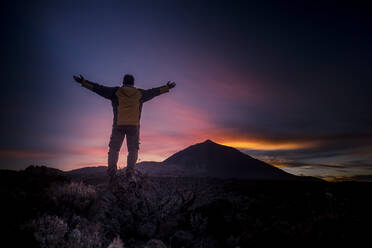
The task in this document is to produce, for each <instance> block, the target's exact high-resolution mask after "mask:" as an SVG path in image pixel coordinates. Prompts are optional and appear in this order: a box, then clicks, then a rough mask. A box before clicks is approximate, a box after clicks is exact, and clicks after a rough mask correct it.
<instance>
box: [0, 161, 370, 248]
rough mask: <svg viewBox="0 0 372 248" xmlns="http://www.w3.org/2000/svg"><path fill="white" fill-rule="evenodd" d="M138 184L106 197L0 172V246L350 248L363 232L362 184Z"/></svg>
mask: <svg viewBox="0 0 372 248" xmlns="http://www.w3.org/2000/svg"><path fill="white" fill-rule="evenodd" d="M138 176H139V186H137V188H132V187H130V186H129V185H127V184H126V183H125V181H124V180H123V181H122V182H121V183H120V184H119V186H118V187H117V188H116V189H115V191H114V192H113V193H111V192H109V191H107V189H106V183H105V179H97V178H89V176H84V177H81V178H80V180H79V177H76V176H75V177H72V178H71V177H70V176H67V175H64V174H61V173H58V172H56V171H53V170H51V169H48V168H44V169H41V168H38V169H36V170H35V169H34V170H33V169H29V170H26V171H21V172H15V171H1V172H0V186H1V187H0V191H1V192H0V193H1V198H2V199H1V212H0V214H1V235H2V243H3V244H6V243H8V242H10V244H11V246H9V247H108V246H109V245H110V244H111V246H110V247H264V246H268V245H276V246H278V245H289V246H292V245H296V246H297V245H298V246H315V245H331V246H337V245H345V244H348V243H350V244H353V245H355V244H358V243H360V242H362V241H363V240H368V238H369V236H370V233H371V232H370V230H371V229H370V226H369V225H370V223H371V220H372V218H371V217H372V214H371V211H372V200H371V197H370V194H371V189H372V184H371V183H356V182H344V183H326V182H320V181H303V182H302V181H297V182H278V181H257V182H253V181H240V180H239V181H238V180H218V179H207V178H204V179H201V178H149V177H146V176H143V175H138ZM81 180H83V182H81ZM119 239H120V240H119ZM113 240H115V241H113ZM121 245H122V246H121Z"/></svg>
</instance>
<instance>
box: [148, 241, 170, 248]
mask: <svg viewBox="0 0 372 248" xmlns="http://www.w3.org/2000/svg"><path fill="white" fill-rule="evenodd" d="M144 248H167V246H166V245H165V244H164V243H163V241H161V240H160V239H151V240H149V242H147V244H146V246H145V247H144Z"/></svg>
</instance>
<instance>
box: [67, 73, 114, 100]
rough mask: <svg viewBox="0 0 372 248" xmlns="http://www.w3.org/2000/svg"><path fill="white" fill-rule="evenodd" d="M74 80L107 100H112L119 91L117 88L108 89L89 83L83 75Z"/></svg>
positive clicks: (75, 77)
mask: <svg viewBox="0 0 372 248" xmlns="http://www.w3.org/2000/svg"><path fill="white" fill-rule="evenodd" d="M74 79H75V81H76V82H78V83H80V84H81V86H83V87H85V88H87V89H90V90H91V91H93V92H95V93H97V94H98V95H100V96H102V97H104V98H107V99H112V98H113V96H114V94H115V92H116V90H117V87H107V86H103V85H100V84H97V83H93V82H91V81H88V80H86V79H85V78H84V77H83V76H81V75H80V77H77V76H74Z"/></svg>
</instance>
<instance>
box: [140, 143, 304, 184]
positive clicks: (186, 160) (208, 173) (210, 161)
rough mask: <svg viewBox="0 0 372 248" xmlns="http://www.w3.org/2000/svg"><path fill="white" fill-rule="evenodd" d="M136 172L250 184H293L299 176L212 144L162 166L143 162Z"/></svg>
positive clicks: (182, 153)
mask: <svg viewBox="0 0 372 248" xmlns="http://www.w3.org/2000/svg"><path fill="white" fill-rule="evenodd" d="M136 169H137V170H139V171H141V172H144V173H147V174H149V175H153V176H191V177H192V176H200V177H216V178H241V179H251V180H294V179H297V178H298V177H297V176H294V175H292V174H289V173H287V172H284V171H283V170H281V169H278V168H276V167H274V166H272V165H270V164H267V163H265V162H263V161H260V160H258V159H255V158H252V157H251V156H249V155H247V154H244V153H242V152H241V151H239V150H238V149H235V148H233V147H229V146H224V145H220V144H217V143H215V142H213V141H211V140H206V141H205V142H202V143H198V144H195V145H191V146H189V147H187V148H186V149H184V150H181V151H179V152H177V153H175V154H173V155H172V156H170V157H169V158H167V159H166V160H164V161H163V162H141V163H138V166H137V167H136Z"/></svg>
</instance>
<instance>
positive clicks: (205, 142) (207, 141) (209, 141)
mask: <svg viewBox="0 0 372 248" xmlns="http://www.w3.org/2000/svg"><path fill="white" fill-rule="evenodd" d="M208 143H213V144H216V142H213V141H212V140H210V139H207V140H205V141H204V142H203V144H208Z"/></svg>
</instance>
